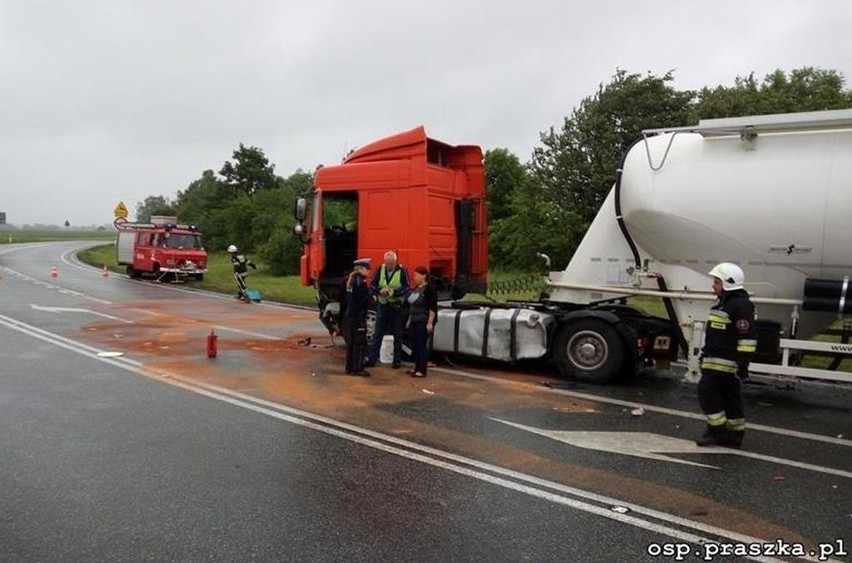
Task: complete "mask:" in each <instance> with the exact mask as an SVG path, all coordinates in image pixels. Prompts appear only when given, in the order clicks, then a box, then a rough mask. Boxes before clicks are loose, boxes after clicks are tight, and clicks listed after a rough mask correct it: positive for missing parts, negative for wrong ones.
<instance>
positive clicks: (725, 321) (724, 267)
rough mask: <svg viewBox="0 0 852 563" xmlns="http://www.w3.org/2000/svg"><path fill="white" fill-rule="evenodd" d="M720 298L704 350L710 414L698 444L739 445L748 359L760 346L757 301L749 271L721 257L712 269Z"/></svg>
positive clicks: (703, 395)
mask: <svg viewBox="0 0 852 563" xmlns="http://www.w3.org/2000/svg"><path fill="white" fill-rule="evenodd" d="M708 274H709V275H710V276H711V277H712V278H713V293H715V294H716V296H717V297H718V298H719V300H718V301H717V302H716V304H715V305H713V307H712V308H711V309H710V314H709V315H708V317H707V325H706V327H705V332H704V348H703V349H702V351H701V354H702V355H701V379H700V380H699V381H698V401H699V403H700V405H701V410H702V411H703V412H704V415H705V416H706V417H707V427H706V429H705V432H704V435H703V436H702V437H701V438H699V439H698V440H697V441H696V444H698V445H699V446H717V445H718V446H729V447H735V448H738V447H740V446H741V445H742V443H743V436H744V435H745V427H746V420H745V412H744V409H743V400H742V396H741V388H742V382H743V381H746V380H747V379H748V365H749V359H750V358H751V357H752V356H753V355H754V353H755V351H756V350H757V337H756V334H757V332H756V330H755V326H754V317H755V314H754V304H753V303H752V302H751V299H749V296H748V292H747V291H746V290H745V289H744V288H743V283H744V281H745V274H744V273H743V271H742V269H741V268H740V267H739V266H737V265H736V264H732V263H730V262H723V263H721V264H718V265H716V266H715V267H714V268H713V269H712V270H710V272H709V273H708Z"/></svg>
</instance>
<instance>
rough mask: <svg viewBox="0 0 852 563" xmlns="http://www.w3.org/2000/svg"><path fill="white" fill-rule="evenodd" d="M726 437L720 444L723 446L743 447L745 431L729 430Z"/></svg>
mask: <svg viewBox="0 0 852 563" xmlns="http://www.w3.org/2000/svg"><path fill="white" fill-rule="evenodd" d="M726 434H727V436H726V437H725V441H724V442H723V443H722V445H723V446H728V447H729V448H740V447H742V445H743V437H744V436H745V430H730V429H728V430H727V431H726Z"/></svg>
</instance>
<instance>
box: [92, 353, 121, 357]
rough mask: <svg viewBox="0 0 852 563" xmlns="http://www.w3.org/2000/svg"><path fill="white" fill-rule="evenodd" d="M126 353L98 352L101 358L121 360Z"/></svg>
mask: <svg viewBox="0 0 852 563" xmlns="http://www.w3.org/2000/svg"><path fill="white" fill-rule="evenodd" d="M123 355H124V352H98V357H99V358H120V357H121V356H123Z"/></svg>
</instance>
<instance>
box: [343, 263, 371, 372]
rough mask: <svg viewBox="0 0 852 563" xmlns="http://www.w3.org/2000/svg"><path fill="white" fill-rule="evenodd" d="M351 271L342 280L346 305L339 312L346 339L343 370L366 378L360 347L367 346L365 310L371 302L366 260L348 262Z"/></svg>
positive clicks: (368, 268) (362, 349)
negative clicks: (351, 266) (344, 279)
mask: <svg viewBox="0 0 852 563" xmlns="http://www.w3.org/2000/svg"><path fill="white" fill-rule="evenodd" d="M352 265H353V267H354V271H353V272H352V273H351V274H349V279H348V280H347V281H346V303H345V305H346V307H345V309H344V311H343V337H344V339H345V340H346V373H347V374H348V375H358V376H361V377H369V376H370V373H369V372H367V371H364V348H365V347H366V345H367V310H368V309H369V308H370V305H371V304H372V298H371V297H370V287H369V282H368V281H367V280H368V279H369V277H370V259H369V258H361V259H358V260H355V262H353V263H352Z"/></svg>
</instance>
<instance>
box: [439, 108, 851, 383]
mask: <svg viewBox="0 0 852 563" xmlns="http://www.w3.org/2000/svg"><path fill="white" fill-rule="evenodd" d="M719 262H735V263H737V264H739V265H740V266H741V267H742V268H743V270H744V271H745V273H746V283H745V287H746V289H747V290H748V291H749V292H750V293H751V295H752V297H753V300H754V301H755V303H756V305H757V312H758V318H759V323H760V324H759V326H758V339H759V343H758V352H759V354H758V362H754V363H752V366H751V371H753V372H756V373H768V374H781V375H792V376H796V377H805V378H818V379H824V380H825V379H828V380H836V381H846V382H852V374H849V373H840V372H835V371H829V370H817V369H806V368H802V367H797V366H792V365H790V357H791V356H790V350H807V351H812V352H814V351H815V352H832V353H837V354H852V345H849V344H844V343H839V344H828V343H819V342H813V341H808V340H805V339H807V338H809V337H811V336H813V335H814V334H815V333H816V332H819V331H820V330H822V329H824V328H825V327H827V326H828V325H830V324H831V323H832V322H834V321H836V320H838V318H841V319H844V321H845V320H846V319H848V318H849V317H845V318H844V315H846V314H849V313H850V312H852V290H849V289H848V286H849V281H850V276H852V110H839V111H824V112H808V113H798V114H781V115H764V116H755V117H741V118H730V119H713V120H702V121H701V122H700V123H699V124H698V125H697V126H693V127H684V128H677V129H665V130H650V131H645V132H644V135H643V138H642V139H640V140H639V141H638V142H637V143H636V144H634V145H633V147H632V148H631V149H630V150H629V151H628V152H627V154H626V155H625V158H624V160H623V165H622V168H621V170H620V171H619V173H618V177H617V181H616V184H615V186H614V187H613V189H612V190H611V192H610V194H609V195H608V197H607V199H606V200H605V202H604V204H603V206H602V207H601V209H600V211H599V212H598V214H597V216H596V217H595V219H594V221H593V222H592V225H591V226H590V228H589V230H588V231H587V233H586V235H585V237H584V239H583V241H582V242H581V244H580V246H579V247H578V249H577V251H576V253H575V254H574V256H573V257H572V259H571V261H570V263H569V265H568V267H567V268H566V269H565V270H564V271H561V272H551V273H550V275H549V279H548V282H549V284H550V286H551V292H550V297H549V299H547V300H544V301H541V302H536V303H527V304H523V305H522V304H515V305H514V306H512V307H509V308H505V309H495V308H493V307H479V308H474V309H463V308H462V309H442V310H441V311H440V312H439V319H440V322H439V323H438V324H437V327H436V333H435V337H434V348H435V349H436V350H437V351H443V352H455V353H462V354H468V355H475V356H483V357H489V358H495V359H501V360H517V359H524V358H542V357H549V358H551V359H553V360H554V361H555V362H556V364H557V366H558V367H559V369H560V371H561V372H562V373H563V374H564V375H566V376H568V377H574V378H577V379H580V380H585V381H594V382H606V381H609V380H610V379H612V378H613V377H615V376H617V375H620V374H623V373H625V372H629V371H632V368H635V367H637V366H639V365H641V364H642V363H644V364H645V365H652V364H653V363H654V362H655V361H657V362H659V361H660V360H661V359H662V360H664V361H665V360H668V359H674V356H676V355H677V354H678V352H679V351H680V352H681V353H682V354H683V355H685V356H686V357H687V358H688V360H689V361H688V366H689V371H688V373H689V374H691V375H692V376H695V375H697V371H698V370H697V354H698V352H699V351H700V348H701V338H702V336H703V322H704V320H705V319H706V317H707V312H708V309H709V308H710V306H711V304H712V302H713V301H714V300H715V296H714V295H713V294H712V292H711V291H710V278H709V277H708V276H707V272H708V271H709V270H710V269H711V268H712V267H713V265H715V264H717V263H719ZM630 295H647V296H655V297H661V298H663V299H664V302H665V303H666V308H667V310H668V313H669V319H659V318H653V317H648V316H647V315H643V314H641V313H640V312H638V311H636V310H635V309H633V308H631V307H628V306H626V305H624V304H623V302H621V301H619V300H620V299H623V298H624V297H626V296H630ZM844 326H845V327H847V333H848V327H849V323H848V322H844ZM846 336H848V334H847V335H846ZM844 341H845V342H848V340H846V337H844ZM835 363H839V362H835Z"/></svg>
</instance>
